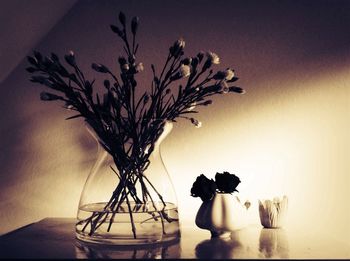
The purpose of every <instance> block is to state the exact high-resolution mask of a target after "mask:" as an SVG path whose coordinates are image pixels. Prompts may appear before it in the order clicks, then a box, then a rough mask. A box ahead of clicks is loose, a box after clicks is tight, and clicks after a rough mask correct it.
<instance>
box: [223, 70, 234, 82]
mask: <svg viewBox="0 0 350 261" xmlns="http://www.w3.org/2000/svg"><path fill="white" fill-rule="evenodd" d="M234 76H235V72H234V71H233V70H231V69H227V70H226V71H225V80H226V81H230V80H232V78H233V77H234Z"/></svg>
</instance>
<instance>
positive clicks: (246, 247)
mask: <svg viewBox="0 0 350 261" xmlns="http://www.w3.org/2000/svg"><path fill="white" fill-rule="evenodd" d="M258 237H259V231H257V230H256V226H252V227H246V228H244V229H240V230H236V231H233V232H232V233H231V237H227V238H220V237H216V238H211V239H208V240H204V241H202V242H200V243H199V244H198V245H197V246H196V248H195V254H196V257H197V258H199V259H235V258H238V259H241V258H244V259H246V258H255V257H256V256H258V253H259V252H258V241H257V239H258Z"/></svg>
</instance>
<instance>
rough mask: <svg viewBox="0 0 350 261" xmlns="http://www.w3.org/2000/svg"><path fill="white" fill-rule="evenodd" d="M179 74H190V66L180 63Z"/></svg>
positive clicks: (184, 75) (183, 75)
mask: <svg viewBox="0 0 350 261" xmlns="http://www.w3.org/2000/svg"><path fill="white" fill-rule="evenodd" d="M180 74H181V76H182V77H187V76H190V74H191V68H190V66H188V65H184V64H182V65H181V66H180Z"/></svg>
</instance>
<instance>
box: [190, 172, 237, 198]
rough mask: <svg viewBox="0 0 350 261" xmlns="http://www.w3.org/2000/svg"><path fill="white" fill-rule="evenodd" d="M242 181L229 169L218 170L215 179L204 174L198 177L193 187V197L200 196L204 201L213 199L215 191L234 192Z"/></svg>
mask: <svg viewBox="0 0 350 261" xmlns="http://www.w3.org/2000/svg"><path fill="white" fill-rule="evenodd" d="M239 183H241V180H240V179H239V177H237V176H236V175H235V174H231V173H229V172H227V171H224V172H223V173H219V172H217V173H216V175H215V181H214V180H213V179H208V178H207V177H206V176H205V175H204V174H201V175H200V176H198V177H197V179H196V181H195V182H194V183H193V185H192V188H191V196H192V197H200V198H201V199H202V200H203V201H206V200H211V199H212V198H213V197H214V195H215V193H233V192H234V191H237V192H238V190H237V189H236V188H237V186H238V185H239Z"/></svg>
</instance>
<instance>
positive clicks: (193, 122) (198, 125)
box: [191, 118, 202, 128]
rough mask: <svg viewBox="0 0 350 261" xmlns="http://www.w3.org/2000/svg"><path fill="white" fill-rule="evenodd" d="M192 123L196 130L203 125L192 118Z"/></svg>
mask: <svg viewBox="0 0 350 261" xmlns="http://www.w3.org/2000/svg"><path fill="white" fill-rule="evenodd" d="M191 122H192V124H193V125H194V126H195V127H196V128H200V127H202V123H201V122H200V121H198V120H196V119H194V118H191Z"/></svg>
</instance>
